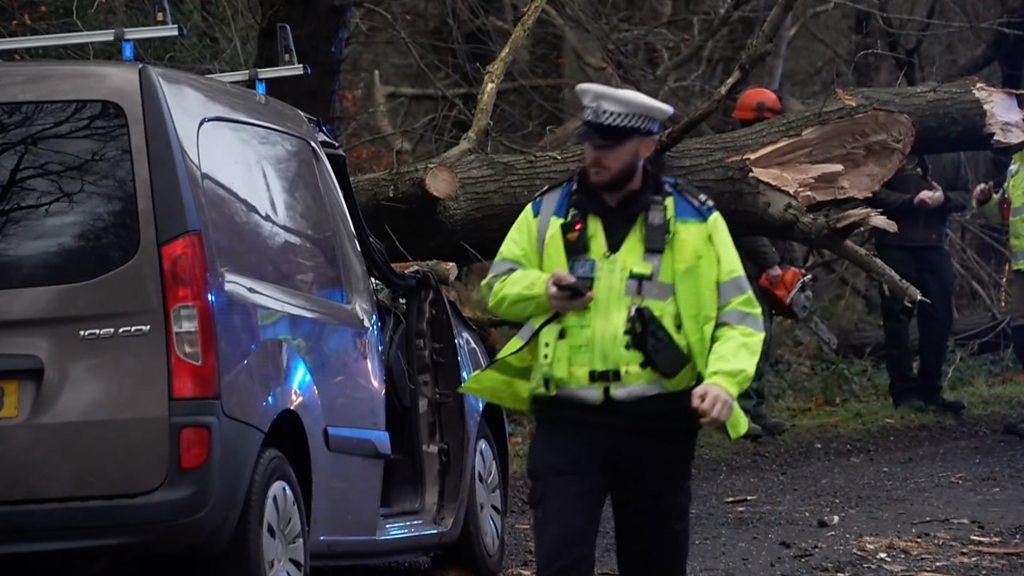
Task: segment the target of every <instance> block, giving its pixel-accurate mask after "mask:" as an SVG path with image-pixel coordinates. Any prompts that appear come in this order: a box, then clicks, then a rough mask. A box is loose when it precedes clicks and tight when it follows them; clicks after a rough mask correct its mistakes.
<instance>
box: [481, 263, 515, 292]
mask: <svg viewBox="0 0 1024 576" xmlns="http://www.w3.org/2000/svg"><path fill="white" fill-rule="evenodd" d="M522 269H523V265H522V264H520V263H518V262H513V261H512V260H495V261H494V262H492V263H491V269H490V270H488V271H487V287H488V288H494V285H495V284H497V283H498V280H501V279H502V278H504V277H505V276H508V275H509V274H511V273H513V272H515V271H516V270H522Z"/></svg>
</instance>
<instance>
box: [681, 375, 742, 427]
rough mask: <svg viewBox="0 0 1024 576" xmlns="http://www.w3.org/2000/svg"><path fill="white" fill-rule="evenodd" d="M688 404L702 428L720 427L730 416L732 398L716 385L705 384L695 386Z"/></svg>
mask: <svg viewBox="0 0 1024 576" xmlns="http://www.w3.org/2000/svg"><path fill="white" fill-rule="evenodd" d="M690 402H691V404H692V405H693V409H694V411H695V412H697V414H698V415H699V416H700V423H701V425H703V426H720V425H722V424H725V421H726V420H728V419H729V416H732V405H733V398H732V396H730V395H729V393H728V392H726V391H725V388H722V387H721V386H719V385H718V384H711V383H710V382H705V383H703V384H701V385H700V386H697V387H696V388H694V389H693V394H692V395H691V401H690Z"/></svg>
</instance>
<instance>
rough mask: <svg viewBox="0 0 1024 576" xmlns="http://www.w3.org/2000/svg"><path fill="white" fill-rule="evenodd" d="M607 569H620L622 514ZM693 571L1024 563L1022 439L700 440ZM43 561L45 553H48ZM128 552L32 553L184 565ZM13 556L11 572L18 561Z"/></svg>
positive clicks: (913, 570)
mask: <svg viewBox="0 0 1024 576" xmlns="http://www.w3.org/2000/svg"><path fill="white" fill-rule="evenodd" d="M525 494H526V485H525V481H524V479H523V477H522V475H521V474H515V475H514V478H513V486H512V494H511V508H512V515H511V517H510V519H509V526H508V529H509V537H510V538H509V549H508V560H507V563H506V566H507V571H506V573H507V574H510V575H515V576H528V575H530V574H533V560H532V556H531V544H530V537H529V528H530V515H529V511H528V510H527V508H526V506H525ZM607 512H608V511H607V510H606V517H605V522H604V526H603V527H602V531H601V535H600V538H599V542H598V546H597V550H598V566H599V569H598V573H599V574H617V571H616V569H615V552H614V551H615V545H614V539H613V536H612V534H613V529H612V519H611V517H610V514H608V513H607ZM692 518H693V522H692V541H693V544H692V547H691V561H690V574H691V576H732V575H736V576H740V575H743V576H749V575H758V576H768V575H780V576H783V575H785V576H790V575H830V576H838V575H840V574H842V575H845V576H862V575H863V576H869V575H870V576H877V575H879V574H909V575H919V574H931V575H933V576H935V575H941V576H961V575H962V576H967V575H971V576H976V575H993V576H996V575H998V576H1013V575H1016V576H1021V575H1024V440H1019V439H1017V438H1013V437H1009V436H1005V435H1003V434H1001V433H999V431H998V421H997V420H996V419H989V420H966V421H964V422H957V423H954V422H948V421H946V422H944V421H936V422H933V423H928V424H925V425H919V426H915V427H911V428H906V427H894V428H892V429H890V430H882V431H872V432H870V433H863V434H860V435H859V436H858V437H856V438H850V437H848V436H838V435H831V436H830V434H829V433H827V432H826V433H823V434H819V435H817V436H814V435H809V434H803V435H800V434H799V433H798V434H795V435H794V436H793V437H791V438H790V439H787V440H784V441H774V442H762V443H759V444H756V445H754V444H750V443H741V444H734V445H731V446H730V447H728V448H725V449H723V448H722V447H721V446H715V447H714V448H713V449H708V448H707V447H705V448H703V449H702V450H701V456H700V457H699V458H698V462H697V464H696V468H695V475H694V507H693V514H692ZM40 561H42V562H43V563H44V564H48V565H46V566H44V565H42V564H41V563H40ZM167 566H168V565H167V564H166V563H165V561H164V560H160V559H147V558H138V557H124V556H104V557H88V558H81V557H76V558H62V557H53V556H51V557H46V558H42V559H33V560H32V561H31V562H30V563H29V565H28V566H27V567H26V568H24V569H25V570H27V571H25V572H21V573H24V574H32V575H33V576H36V575H39V574H47V575H52V576H71V575H74V576H92V575H97V576H98V575H100V574H102V575H104V576H107V575H110V574H119V575H125V576H127V575H135V574H139V575H142V574H145V575H147V576H150V575H153V574H163V573H178V574H180V573H181V571H180V570H177V571H172V570H171V569H169V568H167ZM18 573H19V572H18V571H16V570H15V569H14V568H12V565H11V564H10V563H8V564H6V565H5V569H3V570H0V574H3V575H4V576H6V575H7V574H12V575H14V574H18ZM314 574H316V575H317V576H395V575H398V574H402V575H410V576H412V575H417V576H442V575H443V576H455V575H460V574H464V573H460V572H458V571H455V570H452V569H449V568H445V567H438V566H431V565H430V563H429V562H426V561H414V562H407V563H403V564H398V565H392V566H389V567H373V568H367V567H347V568H332V569H327V568H321V569H318V570H316V571H315V572H314Z"/></svg>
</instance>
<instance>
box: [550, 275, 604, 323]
mask: <svg viewBox="0 0 1024 576" xmlns="http://www.w3.org/2000/svg"><path fill="white" fill-rule="evenodd" d="M575 281H576V277H575V276H573V275H572V274H569V273H568V272H563V271H561V270H558V271H555V272H552V273H551V278H549V279H548V302H549V303H550V304H551V308H552V309H553V310H555V311H556V312H561V313H562V314H567V313H569V312H572V311H574V310H583V309H584V308H586V307H587V306H588V305H589V304H590V301H591V300H593V299H594V293H593V292H587V294H586V295H585V296H583V297H582V298H573V297H572V295H571V294H569V293H568V292H564V291H562V290H559V289H558V287H559V286H566V285H568V284H572V283H573V282H575Z"/></svg>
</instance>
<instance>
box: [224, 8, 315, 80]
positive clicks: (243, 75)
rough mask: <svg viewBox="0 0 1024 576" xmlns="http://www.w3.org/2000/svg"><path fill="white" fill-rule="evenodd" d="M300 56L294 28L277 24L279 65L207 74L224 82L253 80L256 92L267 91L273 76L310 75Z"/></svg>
mask: <svg viewBox="0 0 1024 576" xmlns="http://www.w3.org/2000/svg"><path fill="white" fill-rule="evenodd" d="M298 60H299V57H298V54H296V52H295V42H294V40H293V39H292V29H291V27H290V26H288V25H287V24H278V25H277V66H274V67H272V68H251V69H249V70H238V71H237V72H221V73H219V74H207V75H206V77H207V78H213V79H214V80H221V81H223V82H253V83H255V88H256V92H258V93H260V94H266V93H267V84H266V81H267V80H270V79H273V78H287V77H289V76H309V75H310V73H311V70H310V69H309V66H306V65H305V64H299V63H298Z"/></svg>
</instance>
